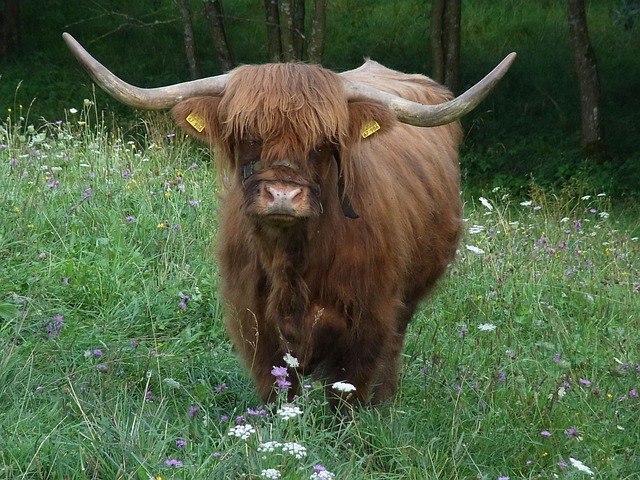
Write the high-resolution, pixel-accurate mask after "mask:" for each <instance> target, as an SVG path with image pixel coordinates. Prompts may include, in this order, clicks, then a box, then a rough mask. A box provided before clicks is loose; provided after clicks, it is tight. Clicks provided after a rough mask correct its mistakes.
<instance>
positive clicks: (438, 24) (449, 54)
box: [430, 0, 462, 93]
mask: <svg viewBox="0 0 640 480" xmlns="http://www.w3.org/2000/svg"><path fill="white" fill-rule="evenodd" d="M461 15H462V6H461V0H432V2H431V34H430V38H431V56H432V72H431V75H432V77H433V79H434V80H435V81H437V82H439V83H442V84H443V85H446V86H447V88H449V90H451V91H452V92H454V93H457V92H458V91H459V90H460V18H461Z"/></svg>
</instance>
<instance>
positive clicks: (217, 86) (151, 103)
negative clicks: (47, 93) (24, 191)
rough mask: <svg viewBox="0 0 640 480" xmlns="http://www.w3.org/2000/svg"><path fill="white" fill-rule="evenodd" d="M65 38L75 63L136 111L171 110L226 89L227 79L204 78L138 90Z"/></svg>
mask: <svg viewBox="0 0 640 480" xmlns="http://www.w3.org/2000/svg"><path fill="white" fill-rule="evenodd" d="M62 38H64V41H65V42H67V46H68V47H69V49H70V50H71V52H73V54H74V55H75V57H76V59H77V60H78V62H80V64H81V65H82V66H83V67H84V68H85V70H86V71H87V73H89V75H90V76H91V78H92V79H93V81H94V82H96V83H97V84H98V85H99V86H100V87H101V88H102V89H103V90H105V91H106V92H107V93H109V94H110V95H111V96H112V97H114V98H115V99H116V100H118V101H120V102H122V103H124V104H125V105H129V106H131V107H135V108H142V109H145V110H162V109H165V108H171V107H173V106H174V105H176V104H178V103H179V102H181V101H182V100H184V99H185V98H189V97H195V96H199V95H219V94H220V93H221V92H222V90H224V86H225V85H226V82H227V78H228V75H219V76H217V77H209V78H202V79H199V80H193V81H191V82H184V83H178V84H176V85H169V86H167V87H158V88H139V87H134V86H133V85H130V84H128V83H127V82H125V81H123V80H121V79H120V78H118V77H117V76H115V75H114V74H113V73H111V71H109V70H108V69H107V68H106V67H105V66H104V65H102V64H101V63H100V62H98V61H97V60H96V59H95V58H93V57H92V56H91V55H90V54H89V52H87V51H86V50H85V49H84V48H83V47H82V45H80V44H79V43H78V42H77V40H76V39H75V38H73V37H72V36H71V35H69V34H68V33H63V34H62Z"/></svg>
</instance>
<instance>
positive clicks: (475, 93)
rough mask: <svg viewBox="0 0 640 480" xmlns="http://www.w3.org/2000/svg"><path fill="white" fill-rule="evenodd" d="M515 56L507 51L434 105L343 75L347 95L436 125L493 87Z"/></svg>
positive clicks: (471, 106) (420, 124) (424, 124)
mask: <svg viewBox="0 0 640 480" xmlns="http://www.w3.org/2000/svg"><path fill="white" fill-rule="evenodd" d="M515 59H516V54H515V52H512V53H510V54H509V55H507V56H506V57H505V58H504V60H502V62H500V63H499V64H498V65H497V66H496V67H495V68H494V69H493V70H491V72H489V73H488V74H487V76H485V77H484V78H483V79H482V80H480V81H479V82H478V83H476V84H475V85H474V86H473V87H471V88H470V89H469V90H467V91H466V92H464V93H463V94H462V95H460V96H458V97H456V98H454V99H452V100H449V101H448V102H445V103H440V104H437V105H423V104H421V103H416V102H412V101H410V100H407V99H405V98H402V97H398V96H396V95H393V94H391V93H388V92H384V91H382V90H378V89H376V88H373V87H369V86H368V85H363V84H361V83H356V82H353V81H350V80H347V79H344V82H345V89H346V90H347V95H348V97H349V98H353V99H355V98H360V99H369V100H374V101H376V102H379V103H382V104H384V105H386V106H387V107H389V108H390V109H391V110H393V111H394V112H395V113H396V115H397V117H398V120H400V121H401V122H402V123H408V124H410V125H415V126H417V127H437V126H439V125H445V124H447V123H451V122H453V121H455V120H458V119H459V118H461V117H462V116H464V115H466V114H467V113H469V112H470V111H471V110H473V109H474V108H475V107H476V106H478V104H479V103H480V102H481V101H482V100H484V98H485V97H486V96H487V95H488V94H489V92H491V90H493V88H494V87H495V86H496V84H497V83H498V82H499V81H500V79H501V78H502V77H503V76H504V74H505V73H507V70H509V67H510V66H511V64H512V63H513V61H514V60H515Z"/></svg>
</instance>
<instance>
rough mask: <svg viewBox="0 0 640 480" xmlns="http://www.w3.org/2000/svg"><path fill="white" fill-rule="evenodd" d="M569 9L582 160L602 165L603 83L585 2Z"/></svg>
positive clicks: (573, 2)
mask: <svg viewBox="0 0 640 480" xmlns="http://www.w3.org/2000/svg"><path fill="white" fill-rule="evenodd" d="M568 7H569V8H568V16H569V34H570V37H571V46H572V49H573V65H574V69H575V72H576V76H577V77H578V87H579V90H580V112H581V133H582V138H581V146H582V156H583V157H585V158H593V159H596V160H598V161H603V160H607V159H608V158H609V157H608V155H607V150H606V146H605V143H604V126H603V124H602V107H601V98H600V80H599V77H598V65H597V62H596V55H595V52H594V51H593V48H592V47H591V41H590V40H589V30H588V28H587V15H586V12H585V6H584V0H568Z"/></svg>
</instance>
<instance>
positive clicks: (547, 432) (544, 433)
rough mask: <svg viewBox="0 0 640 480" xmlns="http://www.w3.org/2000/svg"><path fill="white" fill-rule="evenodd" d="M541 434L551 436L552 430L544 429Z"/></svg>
mask: <svg viewBox="0 0 640 480" xmlns="http://www.w3.org/2000/svg"><path fill="white" fill-rule="evenodd" d="M540 435H542V436H543V437H550V436H551V432H550V431H549V430H542V431H541V432H540Z"/></svg>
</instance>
